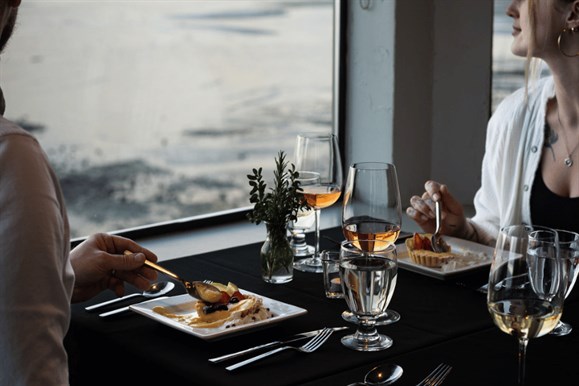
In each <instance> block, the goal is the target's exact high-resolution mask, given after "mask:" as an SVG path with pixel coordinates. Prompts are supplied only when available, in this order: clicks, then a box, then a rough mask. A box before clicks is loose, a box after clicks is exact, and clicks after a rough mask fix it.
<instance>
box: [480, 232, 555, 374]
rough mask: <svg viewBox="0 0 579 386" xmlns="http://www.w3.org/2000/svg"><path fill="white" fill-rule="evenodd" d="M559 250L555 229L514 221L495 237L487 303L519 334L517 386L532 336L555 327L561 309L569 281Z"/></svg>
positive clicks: (497, 318) (505, 328) (507, 329)
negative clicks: (565, 276)
mask: <svg viewBox="0 0 579 386" xmlns="http://www.w3.org/2000/svg"><path fill="white" fill-rule="evenodd" d="M557 249H558V246H557V233H556V232H555V231H553V230H547V229H541V230H535V229H534V228H532V227H530V226H526V225H511V226H506V227H503V228H501V230H500V232H499V235H498V237H497V242H496V246H495V251H494V254H493V260H492V264H491V268H490V273H489V286H488V293H487V307H488V310H489V313H490V314H491V317H492V318H493V321H494V322H495V324H496V325H497V326H498V327H499V328H500V329H501V331H503V332H505V333H507V334H510V335H513V336H515V337H516V338H517V339H518V342H519V354H518V358H519V367H518V384H519V385H524V383H525V356H526V350H527V344H528V342H529V339H531V338H536V337H540V336H543V335H545V334H548V333H549V332H551V330H553V328H554V327H555V326H556V325H557V322H558V321H559V319H560V318H561V313H562V311H563V301H564V298H565V289H566V285H565V282H564V279H565V278H564V275H563V266H562V264H561V260H560V259H559V258H558V252H557Z"/></svg>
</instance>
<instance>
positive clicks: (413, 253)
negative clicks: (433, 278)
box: [404, 233, 456, 268]
mask: <svg viewBox="0 0 579 386" xmlns="http://www.w3.org/2000/svg"><path fill="white" fill-rule="evenodd" d="M431 238H432V234H430V233H422V234H420V233H414V236H413V237H409V238H407V239H406V240H405V241H404V243H405V244H406V249H407V250H408V255H409V256H410V259H411V260H412V261H413V262H414V263H416V264H420V265H424V266H426V267H431V268H438V267H441V266H442V265H444V264H447V263H449V262H451V261H452V260H454V258H455V257H456V255H455V254H453V253H452V252H451V248H450V245H448V244H447V243H446V242H444V240H443V247H444V250H445V252H434V251H433V250H432V242H431Z"/></svg>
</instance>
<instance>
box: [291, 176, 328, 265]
mask: <svg viewBox="0 0 579 386" xmlns="http://www.w3.org/2000/svg"><path fill="white" fill-rule="evenodd" d="M296 181H299V183H300V187H301V188H302V189H303V188H304V187H305V186H310V185H318V184H319V181H320V175H319V173H310V172H302V173H300V174H299V177H298V178H296ZM315 221H316V214H315V212H314V210H313V209H309V208H308V209H300V210H299V211H298V213H297V219H296V220H295V221H290V222H289V223H288V225H287V227H288V230H289V232H290V247H291V248H292V251H293V253H294V256H295V257H298V258H303V257H307V256H312V255H313V254H314V252H315V249H314V247H313V246H312V245H309V244H308V243H307V242H306V234H305V231H306V230H308V229H310V228H311V227H312V226H313V225H314V223H315Z"/></svg>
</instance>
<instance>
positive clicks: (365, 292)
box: [340, 240, 398, 351]
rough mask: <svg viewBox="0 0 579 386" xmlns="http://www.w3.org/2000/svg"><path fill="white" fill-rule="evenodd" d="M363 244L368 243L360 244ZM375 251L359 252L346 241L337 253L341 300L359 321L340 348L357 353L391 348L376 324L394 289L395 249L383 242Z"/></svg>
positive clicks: (390, 342) (395, 270) (390, 339)
mask: <svg viewBox="0 0 579 386" xmlns="http://www.w3.org/2000/svg"><path fill="white" fill-rule="evenodd" d="M360 241H362V242H366V241H369V240H360ZM375 243H377V244H379V247H377V248H376V249H375V250H374V251H361V250H360V249H359V248H357V247H356V246H354V245H353V244H352V243H351V242H349V241H344V242H342V247H341V249H340V281H341V282H342V290H343V292H344V299H345V300H346V304H347V305H348V308H349V309H350V311H352V313H353V314H354V315H355V316H356V318H357V319H358V328H357V330H356V332H355V333H354V334H351V335H346V336H344V337H343V338H342V344H343V345H344V346H346V347H348V348H351V349H353V350H358V351H381V350H385V349H387V348H389V347H390V346H392V343H393V341H392V338H390V337H389V336H387V335H383V334H379V333H378V331H377V330H376V322H377V319H378V317H379V316H380V315H382V314H383V313H384V311H385V310H386V308H387V307H388V304H389V303H390V300H392V296H393V295H394V289H395V288H396V280H397V277H398V260H397V258H396V246H395V245H393V244H389V245H387V246H386V245H385V244H386V243H385V242H384V241H380V240H378V241H375Z"/></svg>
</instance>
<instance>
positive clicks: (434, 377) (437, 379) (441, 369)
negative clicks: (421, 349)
mask: <svg viewBox="0 0 579 386" xmlns="http://www.w3.org/2000/svg"><path fill="white" fill-rule="evenodd" d="M450 370H452V366H449V365H447V364H444V363H441V364H439V365H438V366H437V367H436V368H435V369H434V370H432V372H431V373H430V374H428V375H427V376H426V378H424V379H423V380H422V381H420V383H419V384H417V385H416V386H438V385H442V382H443V381H444V380H445V379H446V376H447V375H448V373H450Z"/></svg>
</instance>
